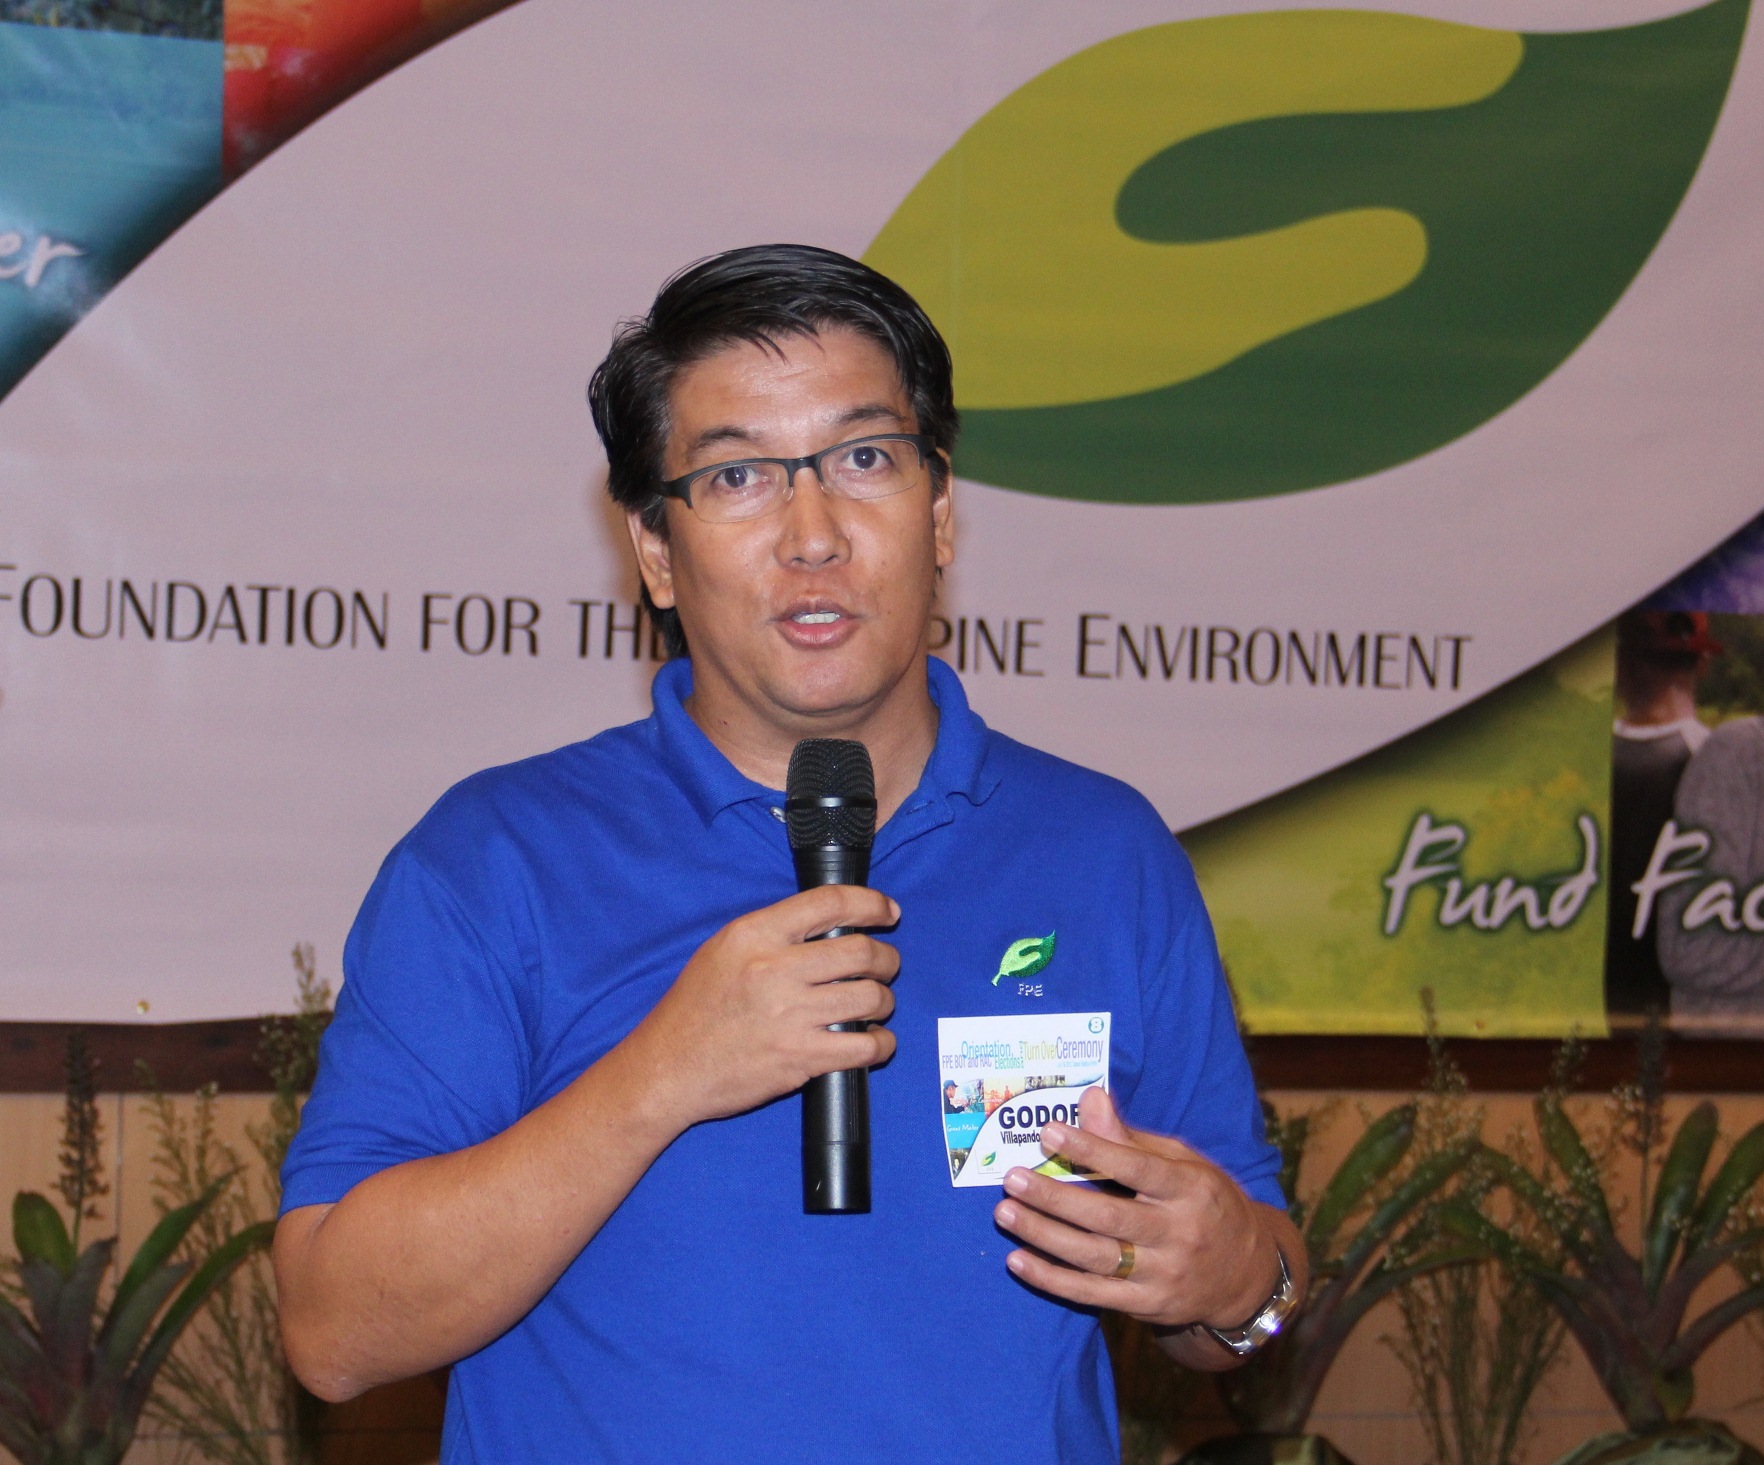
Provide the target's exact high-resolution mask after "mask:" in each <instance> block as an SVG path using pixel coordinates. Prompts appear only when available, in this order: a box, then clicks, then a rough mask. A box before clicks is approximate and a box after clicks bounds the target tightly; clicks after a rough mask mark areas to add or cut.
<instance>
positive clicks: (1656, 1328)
mask: <svg viewBox="0 0 1764 1465" xmlns="http://www.w3.org/2000/svg"><path fill="white" fill-rule="evenodd" d="M1659 1093H1660V1086H1659V1085H1658V1084H1657V1083H1656V1084H1654V1085H1652V1087H1651V1092H1650V1085H1648V1084H1647V1083H1646V1082H1644V1083H1643V1084H1642V1085H1641V1086H1639V1087H1638V1088H1632V1089H1631V1090H1630V1093H1629V1094H1628V1096H1627V1097H1628V1099H1629V1101H1630V1102H1629V1107H1630V1109H1631V1122H1630V1125H1629V1129H1630V1132H1631V1135H1632V1137H1633V1138H1632V1148H1634V1149H1635V1150H1636V1151H1637V1153H1638V1154H1639V1155H1640V1156H1641V1159H1642V1192H1641V1200H1642V1205H1641V1214H1642V1216H1643V1217H1644V1218H1645V1225H1644V1227H1643V1229H1642V1236H1641V1246H1640V1248H1639V1252H1636V1251H1631V1250H1630V1249H1629V1248H1628V1247H1626V1246H1625V1245H1624V1244H1623V1242H1622V1241H1621V1240H1620V1239H1619V1237H1618V1234H1617V1227H1616V1223H1615V1222H1614V1220H1613V1215H1612V1210H1613V1208H1612V1205H1611V1202H1610V1200H1609V1198H1608V1197H1607V1196H1606V1194H1605V1188H1604V1184H1603V1181H1602V1177H1601V1174H1600V1169H1599V1166H1598V1164H1597V1163H1596V1161H1595V1160H1594V1159H1593V1156H1592V1154H1591V1152H1590V1151H1589V1149H1588V1147H1587V1145H1586V1143H1585V1141H1584V1140H1583V1139H1582V1137H1581V1134H1580V1131H1579V1130H1578V1129H1577V1128H1576V1126H1575V1124H1574V1122H1573V1121H1572V1120H1571V1119H1570V1118H1569V1116H1568V1115H1567V1113H1566V1112H1565V1111H1564V1109H1563V1107H1562V1104H1561V1102H1560V1097H1559V1096H1552V1095H1549V1094H1546V1095H1544V1096H1543V1097H1542V1098H1540V1099H1539V1100H1538V1101H1537V1104H1536V1108H1535V1113H1536V1119H1537V1129H1538V1134H1539V1136H1540V1137H1541V1138H1542V1140H1543V1144H1544V1148H1545V1150H1546V1151H1547V1152H1548V1154H1549V1157H1550V1160H1551V1161H1552V1162H1553V1164H1554V1167H1555V1169H1556V1171H1557V1172H1558V1173H1559V1176H1560V1179H1561V1181H1562V1182H1563V1183H1562V1184H1561V1185H1560V1186H1552V1185H1551V1184H1549V1183H1547V1182H1546V1180H1545V1179H1540V1178H1539V1176H1537V1175H1534V1174H1532V1173H1530V1172H1529V1171H1528V1170H1526V1169H1525V1168H1524V1167H1522V1166H1520V1165H1518V1164H1515V1163H1514V1162H1513V1161H1512V1160H1511V1159H1509V1158H1507V1157H1505V1156H1499V1155H1496V1156H1492V1157H1491V1161H1490V1163H1492V1164H1494V1165H1495V1166H1496V1167H1497V1168H1498V1170H1499V1173H1500V1175H1501V1179H1502V1181H1503V1182H1504V1183H1505V1184H1506V1185H1507V1186H1508V1187H1509V1188H1510V1190H1511V1191H1512V1193H1513V1195H1514V1197H1515V1198H1516V1199H1517V1200H1518V1201H1519V1202H1520V1203H1521V1204H1523V1205H1524V1206H1526V1207H1527V1208H1528V1209H1529V1210H1530V1211H1531V1212H1532V1214H1533V1215H1534V1216H1535V1217H1536V1218H1537V1220H1538V1221H1539V1222H1541V1223H1542V1225H1543V1226H1544V1227H1545V1228H1546V1229H1547V1231H1548V1232H1549V1233H1550V1234H1551V1235H1552V1236H1553V1238H1554V1239H1555V1240H1556V1242H1557V1243H1558V1244H1559V1245H1560V1248H1561V1250H1562V1252H1563V1254H1564V1255H1565V1256H1566V1258H1567V1259H1568V1264H1567V1265H1566V1266H1563V1265H1560V1264H1557V1263H1554V1262H1552V1261H1551V1259H1549V1258H1548V1257H1546V1256H1544V1255H1541V1254H1540V1253H1539V1252H1538V1250H1537V1249H1536V1248H1534V1247H1532V1246H1530V1245H1527V1244H1526V1243H1525V1242H1524V1241H1523V1240H1521V1239H1520V1238H1519V1237H1517V1236H1515V1235H1514V1234H1513V1232H1512V1231H1511V1230H1509V1229H1506V1228H1503V1227H1500V1226H1498V1225H1496V1224H1495V1223H1494V1222H1493V1221H1491V1220H1490V1219H1489V1218H1488V1217H1487V1216H1486V1215H1483V1214H1480V1213H1478V1212H1477V1211H1475V1210H1474V1209H1472V1208H1470V1207H1467V1206H1448V1207H1447V1208H1446V1212H1445V1216H1444V1219H1445V1221H1446V1224H1447V1225H1449V1226H1450V1227H1451V1228H1452V1229H1453V1230H1455V1231H1456V1232H1457V1233H1458V1234H1459V1235H1462V1236H1464V1237H1466V1238H1467V1239H1469V1240H1471V1241H1472V1242H1474V1243H1475V1244H1477V1245H1480V1246H1483V1247H1486V1248H1487V1249H1488V1251H1489V1252H1491V1253H1492V1254H1493V1255H1494V1256H1495V1257H1497V1258H1498V1259H1499V1260H1500V1261H1501V1262H1502V1263H1503V1264H1504V1265H1506V1266H1507V1267H1509V1268H1511V1269H1512V1270H1513V1271H1514V1272H1516V1273H1518V1274H1519V1275H1521V1276H1523V1277H1526V1278H1528V1279H1529V1280H1530V1281H1531V1282H1532V1284H1533V1285H1535V1286H1536V1287H1537V1288H1538V1289H1539V1290H1540V1291H1541V1292H1542V1293H1543V1294H1544V1295H1545V1296H1546V1297H1547V1298H1548V1299H1549V1301H1550V1303H1551V1305H1552V1306H1554V1308H1555V1309H1556V1311H1557V1312H1558V1313H1559V1314H1560V1316H1561V1318H1562V1321H1563V1323H1565V1324H1566V1325H1567V1328H1568V1330H1569V1331H1570V1332H1571V1333H1572V1334H1573V1335H1574V1337H1575V1339H1576V1341H1578V1342H1579V1344H1580V1346H1581V1348H1582V1349H1584V1350H1585V1353H1586V1356H1587V1359H1588V1361H1589V1362H1591V1364H1592V1366H1593V1371H1594V1372H1595V1373H1596V1374H1597V1375H1598V1377H1599V1381H1600V1383H1601V1384H1603V1386H1604V1388H1605V1392H1606V1393H1607V1394H1608V1395H1609V1396H1610V1399H1611V1402H1612V1403H1613V1404H1614V1405H1615V1406H1616V1408H1617V1411H1618V1412H1619V1413H1620V1414H1621V1415H1622V1416H1623V1421H1624V1423H1625V1425H1627V1426H1628V1433H1627V1434H1622V1435H1611V1436H1602V1437H1600V1438H1599V1439H1597V1440H1593V1441H1590V1442H1589V1443H1588V1444H1587V1445H1585V1446H1583V1447H1582V1448H1581V1449H1580V1450H1577V1451H1576V1452H1575V1453H1574V1454H1573V1455H1572V1456H1570V1457H1569V1459H1571V1460H1573V1461H1575V1462H1576V1465H1592V1462H1595V1461H1600V1460H1603V1459H1605V1458H1606V1457H1607V1454H1610V1453H1611V1452H1622V1453H1621V1458H1622V1459H1624V1460H1626V1461H1627V1460H1631V1459H1634V1460H1641V1459H1643V1458H1646V1457H1647V1455H1646V1447H1647V1445H1648V1443H1649V1442H1650V1441H1658V1442H1659V1443H1660V1444H1661V1446H1662V1447H1664V1448H1666V1449H1668V1450H1670V1452H1671V1453H1672V1457H1673V1459H1674V1460H1681V1461H1684V1462H1686V1465H1689V1462H1691V1461H1702V1460H1709V1461H1715V1460H1723V1461H1736V1462H1737V1461H1746V1462H1751V1465H1764V1456H1760V1455H1759V1454H1758V1452H1757V1451H1755V1450H1752V1449H1751V1448H1750V1447H1749V1446H1746V1445H1744V1444H1742V1443H1741V1442H1740V1441H1738V1440H1737V1439H1735V1438H1734V1437H1733V1436H1732V1435H1731V1434H1728V1433H1727V1432H1726V1431H1725V1429H1723V1428H1722V1427H1721V1426H1720V1425H1717V1424H1714V1423H1712V1422H1709V1421H1702V1420H1692V1419H1689V1418H1688V1417H1687V1416H1688V1415H1689V1413H1690V1408H1691V1404H1692V1402H1693V1400H1694V1397H1695V1378H1694V1375H1693V1372H1692V1370H1693V1368H1694V1366H1695V1364H1696V1362H1697V1359H1698V1358H1699V1357H1701V1356H1702V1354H1703V1352H1704V1350H1706V1349H1707V1348H1708V1347H1709V1346H1710V1344H1712V1343H1713V1342H1714V1341H1715V1340H1716V1339H1717V1338H1719V1337H1720V1336H1721V1335H1722V1334H1723V1333H1725V1332H1726V1331H1727V1330H1728V1329H1729V1328H1731V1327H1732V1326H1734V1324H1736V1323H1738V1322H1739V1321H1740V1320H1741V1319H1742V1318H1745V1317H1746V1316H1747V1315H1748V1314H1751V1313H1753V1312H1755V1311H1757V1310H1759V1309H1764V1284H1756V1283H1754V1284H1752V1285H1748V1286H1744V1287H1742V1289H1741V1290H1740V1291H1739V1292H1737V1293H1735V1294H1733V1295H1732V1296H1730V1297H1728V1298H1727V1299H1726V1300H1724V1301H1722V1302H1718V1303H1716V1304H1714V1305H1713V1306H1711V1307H1710V1308H1709V1309H1708V1310H1707V1311H1705V1312H1703V1313H1702V1314H1701V1315H1700V1316H1698V1317H1697V1318H1695V1319H1694V1320H1690V1321H1687V1314H1688V1312H1689V1308H1690V1304H1691V1299H1692V1296H1693V1295H1694V1294H1695V1293H1696V1291H1697V1289H1698V1288H1699V1287H1701V1286H1702V1284H1703V1283H1704V1282H1706V1281H1708V1280H1709V1279H1710V1278H1711V1277H1713V1276H1714V1275H1715V1273H1716V1272H1717V1271H1719V1270H1720V1269H1721V1268H1722V1267H1723V1266H1725V1265H1728V1264H1730V1263H1731V1262H1733V1261H1734V1260H1736V1259H1737V1258H1739V1257H1741V1256H1742V1254H1743V1253H1745V1252H1746V1251H1747V1249H1748V1248H1753V1247H1756V1246H1757V1245H1758V1244H1759V1242H1760V1241H1764V1227H1760V1226H1758V1225H1747V1224H1744V1223H1743V1222H1740V1221H1736V1220H1735V1218H1736V1217H1737V1216H1740V1215H1743V1207H1744V1205H1745V1203H1746V1201H1747V1198H1748V1196H1749V1195H1750V1194H1751V1193H1752V1191H1753V1188H1754V1187H1755V1186H1756V1185H1757V1184H1758V1182H1759V1179H1760V1177H1761V1176H1764V1124H1759V1125H1756V1126H1754V1127H1753V1128H1752V1129H1751V1130H1749V1131H1748V1132H1747V1133H1746V1134H1745V1135H1743V1136H1742V1137H1741V1138H1740V1139H1739V1140H1738V1141H1737V1142H1735V1144H1734V1145H1733V1146H1732V1148H1731V1149H1729V1151H1728V1153H1727V1156H1726V1158H1725V1159H1724V1160H1723V1162H1722V1163H1721V1165H1720V1166H1719V1168H1718V1169H1717V1170H1716V1172H1715V1175H1714V1177H1713V1179H1711V1180H1709V1181H1708V1183H1707V1184H1705V1183H1704V1176H1705V1174H1706V1172H1707V1170H1708V1167H1709V1160H1710V1156H1711V1154H1712V1153H1713V1151H1714V1148H1715V1142H1716V1138H1717V1132H1718V1124H1717V1120H1716V1112H1715V1107H1714V1105H1712V1104H1709V1103H1702V1104H1699V1105H1697V1106H1696V1108H1694V1109H1692V1110H1691V1112H1690V1113H1689V1114H1688V1115H1687V1116H1686V1117H1685V1119H1684V1122H1683V1123H1681V1124H1680V1125H1679V1127H1678V1132H1677V1133H1676V1134H1675V1135H1674V1136H1673V1138H1672V1142H1671V1144H1670V1146H1669V1147H1668V1148H1667V1150H1666V1154H1665V1158H1664V1160H1663V1161H1661V1162H1660V1163H1659V1166H1658V1178H1657V1181H1656V1182H1655V1183H1654V1184H1653V1185H1652V1186H1651V1187H1650V1183H1649V1179H1650V1175H1651V1172H1652V1170H1653V1168H1654V1167H1653V1161H1654V1160H1655V1158H1656V1151H1657V1149H1658V1147H1659V1145H1660V1141H1661V1138H1662V1136H1663V1134H1664V1124H1663V1123H1662V1106H1661V1102H1660V1097H1659ZM1650 1189H1651V1192H1652V1193H1651V1195H1650V1193H1649V1192H1650ZM1611 1458H1616V1455H1615V1454H1611ZM1563 1465H1567V1462H1566V1461H1564V1462H1563Z"/></svg>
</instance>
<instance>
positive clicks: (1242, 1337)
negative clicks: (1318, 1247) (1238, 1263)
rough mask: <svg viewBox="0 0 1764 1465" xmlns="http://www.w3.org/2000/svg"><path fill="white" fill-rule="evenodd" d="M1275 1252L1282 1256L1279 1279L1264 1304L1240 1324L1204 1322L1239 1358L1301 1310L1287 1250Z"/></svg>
mask: <svg viewBox="0 0 1764 1465" xmlns="http://www.w3.org/2000/svg"><path fill="white" fill-rule="evenodd" d="M1274 1254H1275V1255H1276V1256H1277V1257H1279V1258H1280V1280H1279V1281H1278V1282H1277V1283H1275V1284H1274V1295H1273V1296H1272V1297H1270V1298H1269V1299H1268V1300H1267V1301H1266V1302H1265V1303H1263V1304H1262V1310H1261V1311H1260V1312H1258V1313H1257V1314H1256V1315H1255V1316H1254V1317H1252V1318H1251V1319H1250V1320H1249V1321H1248V1322H1247V1323H1244V1324H1243V1325H1242V1326H1241V1327H1236V1328H1215V1327H1209V1326H1208V1325H1207V1324H1206V1323H1202V1324H1201V1326H1202V1327H1203V1328H1206V1330H1207V1331H1208V1332H1209V1333H1211V1334H1212V1335H1213V1336H1214V1337H1215V1338H1217V1339H1218V1340H1219V1341H1220V1342H1221V1343H1223V1344H1224V1345H1225V1346H1226V1347H1227V1348H1229V1349H1230V1350H1231V1351H1232V1352H1233V1353H1235V1354H1236V1355H1237V1356H1238V1357H1239V1358H1248V1357H1249V1356H1250V1354H1252V1353H1254V1352H1255V1351H1256V1349H1258V1348H1260V1347H1261V1346H1262V1345H1263V1344H1264V1343H1266V1342H1267V1341H1268V1340H1269V1339H1270V1338H1272V1337H1273V1336H1274V1335H1275V1334H1276V1333H1278V1332H1279V1331H1280V1330H1281V1329H1282V1328H1283V1327H1285V1326H1286V1320H1287V1319H1288V1318H1289V1317H1291V1316H1292V1315H1293V1313H1294V1312H1296V1311H1297V1310H1298V1304H1299V1298H1298V1290H1297V1289H1296V1288H1295V1287H1294V1286H1293V1285H1292V1273H1291V1272H1290V1271H1288V1270H1287V1266H1286V1253H1285V1252H1283V1251H1281V1250H1280V1248H1279V1247H1275V1248H1274Z"/></svg>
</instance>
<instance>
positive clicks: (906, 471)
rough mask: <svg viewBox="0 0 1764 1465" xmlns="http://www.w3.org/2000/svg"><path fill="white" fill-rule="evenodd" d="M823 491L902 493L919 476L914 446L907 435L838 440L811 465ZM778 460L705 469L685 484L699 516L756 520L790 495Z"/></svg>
mask: <svg viewBox="0 0 1764 1465" xmlns="http://www.w3.org/2000/svg"><path fill="white" fill-rule="evenodd" d="M814 466H815V468H816V469H817V471H818V472H819V474H820V479H821V484H822V486H823V487H824V488H825V489H826V490H827V492H828V493H833V494H838V495H839V496H840V497H841V498H849V499H879V498H887V497H888V496H889V495H890V494H896V493H902V492H904V491H905V490H906V489H909V488H911V487H913V486H914V485H915V484H917V483H918V481H919V480H920V478H922V477H923V476H924V471H925V462H924V459H923V458H922V457H921V456H920V453H919V449H918V445H917V444H916V443H914V442H912V441H911V440H910V439H907V438H897V437H868V438H859V439H857V440H856V441H853V442H849V443H838V444H836V445H835V446H833V447H831V448H828V449H827V450H826V451H825V452H823V453H822V454H820V455H819V457H818V459H817V460H816V461H815V464H814ZM790 489H791V483H790V475H789V471H788V470H787V469H786V467H785V465H784V464H783V463H780V462H778V461H776V460H774V459H769V458H755V459H748V460H744V461H742V462H739V463H724V464H721V465H720V466H718V467H716V468H709V469H706V470H705V471H704V472H703V473H702V474H700V475H698V476H697V477H695V478H693V479H692V480H691V482H690V484H689V485H688V490H689V492H690V495H691V497H690V503H691V505H692V507H693V509H694V510H695V511H696V512H697V513H698V515H699V517H700V518H704V519H709V520H712V521H714V522H720V523H727V522H729V521H731V520H735V519H757V518H759V517H760V516H761V515H762V514H768V513H770V512H771V511H772V510H773V509H775V508H777V507H778V506H779V505H780V504H781V503H783V502H784V500H785V499H787V498H788V497H789V496H790Z"/></svg>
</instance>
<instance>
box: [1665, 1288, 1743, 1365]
mask: <svg viewBox="0 0 1764 1465" xmlns="http://www.w3.org/2000/svg"><path fill="white" fill-rule="evenodd" d="M1761 1311H1764V1286H1759V1287H1748V1288H1747V1289H1746V1290H1745V1291H1744V1292H1736V1293H1734V1294H1733V1296H1731V1297H1729V1298H1726V1299H1725V1300H1723V1301H1721V1302H1718V1303H1716V1304H1715V1306H1713V1307H1711V1308H1710V1309H1709V1310H1708V1311H1707V1312H1706V1313H1704V1314H1703V1315H1702V1316H1701V1317H1700V1318H1698V1319H1697V1320H1696V1321H1695V1322H1694V1323H1692V1324H1691V1325H1690V1326H1689V1327H1688V1328H1686V1329H1685V1330H1684V1331H1683V1332H1682V1333H1680V1334H1679V1335H1678V1337H1677V1338H1675V1339H1674V1340H1673V1342H1672V1345H1671V1346H1670V1347H1669V1348H1667V1349H1666V1351H1665V1352H1664V1353H1662V1354H1661V1355H1660V1362H1661V1364H1662V1366H1664V1367H1667V1368H1687V1369H1688V1368H1691V1367H1693V1366H1694V1365H1695V1364H1696V1361H1697V1360H1698V1359H1699V1358H1701V1357H1702V1356H1703V1351H1704V1350H1705V1349H1706V1348H1708V1346H1709V1345H1710V1344H1711V1343H1713V1342H1714V1341H1715V1340H1716V1339H1717V1338H1719V1337H1720V1336H1721V1335H1722V1334H1723V1333H1725V1332H1726V1331H1727V1330H1728V1329H1729V1328H1731V1327H1732V1326H1733V1325H1734V1324H1735V1323H1737V1322H1738V1321H1739V1320H1740V1319H1741V1318H1743V1317H1746V1316H1748V1315H1750V1314H1751V1313H1754V1312H1761Z"/></svg>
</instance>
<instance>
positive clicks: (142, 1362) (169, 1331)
mask: <svg viewBox="0 0 1764 1465" xmlns="http://www.w3.org/2000/svg"><path fill="white" fill-rule="evenodd" d="M275 1234H276V1227H275V1223H274V1222H273V1221H259V1222H257V1224H256V1225H253V1226H247V1227H246V1228H245V1229H244V1230H243V1231H239V1232H235V1233H234V1234H233V1235H232V1236H229V1237H228V1238H227V1239H226V1240H225V1241H224V1242H222V1243H221V1244H220V1246H218V1247H217V1248H216V1249H215V1250H214V1252H213V1253H212V1254H211V1255H210V1256H209V1257H208V1259H207V1260H206V1261H204V1262H203V1263H202V1265H201V1266H200V1267H198V1268H197V1269H196V1274H195V1275H194V1276H193V1277H191V1278H190V1280H189V1281H188V1282H187V1283H186V1284H185V1286H184V1290H183V1291H182V1292H180V1293H179V1294H178V1295H177V1298H176V1300H175V1301H173V1303H172V1305H171V1306H170V1307H168V1308H167V1309H166V1311H165V1316H164V1317H162V1318H161V1319H160V1320H159V1326H158V1327H157V1328H155V1329H154V1331H153V1337H152V1339H151V1340H150V1341H149V1342H148V1344H147V1346H146V1347H145V1348H144V1349H142V1350H141V1355H140V1357H139V1358H138V1359H137V1360H136V1361H135V1366H134V1368H133V1369H131V1370H130V1372H129V1377H128V1382H127V1383H126V1384H125V1385H124V1387H123V1389H122V1392H121V1397H120V1399H119V1401H118V1404H117V1415H118V1417H119V1418H120V1419H121V1420H122V1421H123V1422H125V1423H128V1424H130V1425H131V1426H132V1423H133V1421H134V1420H135V1419H136V1418H138V1417H139V1415H140V1412H141V1406H142V1405H143V1404H145V1403H146V1402H147V1394H148V1392H149V1391H150V1390H151V1389H152V1387H153V1380H154V1377H155V1376H156V1375H157V1374H158V1373H159V1369H160V1365H162V1364H163V1363H164V1362H165V1360H166V1355H167V1354H169V1353H170V1352H171V1350H172V1346H173V1345H174V1344H175V1343H176V1342H177V1341H178V1337H179V1335H180V1334H181V1333H182V1332H183V1331H184V1329H185V1328H186V1327H187V1326H188V1325H189V1323H190V1319H191V1318H193V1317H195V1316H196V1313H197V1310H198V1309H199V1308H200V1307H201V1306H202V1304H203V1303H204V1302H206V1301H208V1298H209V1296H210V1294H211V1293H213V1291H214V1289H215V1288H216V1287H218V1286H220V1284H221V1283H222V1282H224V1281H226V1279H227V1278H228V1277H229V1276H230V1275H231V1274H232V1271H233V1269H234V1268H235V1267H237V1266H238V1265H239V1263H240V1262H242V1261H244V1260H245V1258H246V1257H248V1256H250V1255H251V1253H252V1252H254V1251H259V1250H261V1249H262V1248H264V1247H266V1246H268V1245H269V1244H270V1241H271V1239H272V1238H273V1237H274V1236H275Z"/></svg>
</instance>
